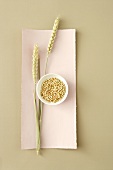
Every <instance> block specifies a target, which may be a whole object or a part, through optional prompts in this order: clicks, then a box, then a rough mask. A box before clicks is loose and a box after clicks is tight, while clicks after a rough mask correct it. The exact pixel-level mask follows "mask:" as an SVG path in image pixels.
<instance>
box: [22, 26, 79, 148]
mask: <svg viewBox="0 0 113 170" xmlns="http://www.w3.org/2000/svg"><path fill="white" fill-rule="evenodd" d="M51 32H52V31H51V30H23V31H22V85H21V88H22V90H21V92H22V95H21V104H22V106H21V148H22V149H34V148H36V124H35V112H34V103H33V88H34V84H33V79H32V53H33V47H34V44H38V46H39V55H40V67H41V76H43V75H44V68H45V59H46V53H47V46H48V42H49V39H50V36H51ZM75 32H76V31H75V29H66V30H58V32H57V37H56V39H55V44H54V48H53V50H52V53H51V54H50V56H49V61H48V67H47V73H55V74H59V75H61V76H62V77H64V78H65V79H66V81H67V83H68V86H69V93H68V97H67V99H66V100H65V101H64V102H63V103H62V104H60V105H57V106H49V105H44V106H43V116H42V127H41V148H62V149H76V148H77V135H76V35H75ZM37 100H38V98H37Z"/></svg>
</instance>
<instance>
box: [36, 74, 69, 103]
mask: <svg viewBox="0 0 113 170" xmlns="http://www.w3.org/2000/svg"><path fill="white" fill-rule="evenodd" d="M49 78H58V79H59V80H61V81H62V82H63V83H64V84H65V86H66V92H65V95H64V96H63V98H62V99H61V100H59V101H58V102H56V103H53V102H48V101H46V100H44V99H43V98H42V96H41V94H40V91H41V85H42V83H43V82H44V81H45V80H47V79H49ZM36 93H37V96H38V98H39V99H40V100H41V101H42V102H43V103H44V104H47V105H58V104H60V103H62V102H63V101H64V100H65V99H66V97H67V95H68V84H67V82H66V80H65V79H64V78H63V77H61V76H60V75H57V74H53V73H50V74H46V75H44V76H42V77H41V79H40V80H39V81H38V83H37V85H36Z"/></svg>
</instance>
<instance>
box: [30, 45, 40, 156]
mask: <svg viewBox="0 0 113 170" xmlns="http://www.w3.org/2000/svg"><path fill="white" fill-rule="evenodd" d="M38 65H39V54H38V45H34V49H33V55H32V76H33V81H34V110H35V117H36V150H37V154H38V153H39V151H40V127H39V119H38V117H39V112H38V111H37V102H36V83H37V80H38V78H39V75H38V74H39V72H38Z"/></svg>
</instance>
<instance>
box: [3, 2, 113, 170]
mask: <svg viewBox="0 0 113 170" xmlns="http://www.w3.org/2000/svg"><path fill="white" fill-rule="evenodd" d="M58 14H60V17H61V18H62V21H61V25H60V28H61V29H65V28H76V29H77V105H78V107H77V111H78V150H76V151H75V150H74V151H71V150H68V151H67V150H58V149H43V151H42V156H40V157H37V156H36V152H35V151H34V150H26V151H21V150H20V118H21V107H20V106H21V100H20V99H21V94H20V92H21V90H20V88H21V50H22V49H21V48H22V43H21V40H22V39H21V31H22V28H33V29H51V27H52V25H53V21H54V19H55V18H56V16H57V15H58ZM112 47H113V0H69V1H65V0H64V1H63V0H54V1H52V0H46V1H41V0H0V170H15V169H16V170H31V169H33V170H35V169H39V170H75V169H77V170H113V161H112V157H113V48H112Z"/></svg>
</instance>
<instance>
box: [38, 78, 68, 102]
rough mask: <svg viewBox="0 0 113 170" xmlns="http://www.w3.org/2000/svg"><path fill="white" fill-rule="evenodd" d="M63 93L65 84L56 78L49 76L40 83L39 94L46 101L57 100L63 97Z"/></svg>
mask: <svg viewBox="0 0 113 170" xmlns="http://www.w3.org/2000/svg"><path fill="white" fill-rule="evenodd" d="M65 93H66V86H65V84H64V83H63V82H62V81H61V80H59V79H58V78H49V79H47V80H45V81H44V82H43V83H42V86H41V92H40V94H41V96H42V98H43V99H44V100H46V101H48V102H53V103H56V102H58V101H59V100H61V99H62V98H63V97H64V95H65Z"/></svg>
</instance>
